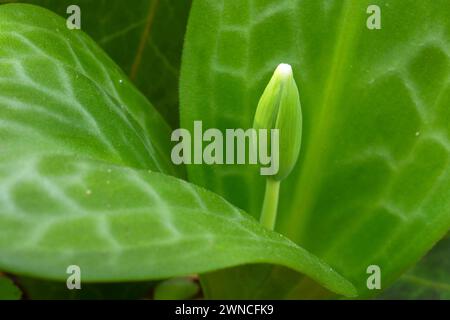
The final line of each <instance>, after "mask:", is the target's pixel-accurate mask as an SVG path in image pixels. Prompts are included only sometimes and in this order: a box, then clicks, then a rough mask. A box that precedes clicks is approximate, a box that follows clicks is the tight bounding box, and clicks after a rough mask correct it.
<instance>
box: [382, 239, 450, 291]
mask: <svg viewBox="0 0 450 320" xmlns="http://www.w3.org/2000/svg"><path fill="white" fill-rule="evenodd" d="M449 252H450V236H448V235H447V237H445V238H444V239H442V240H441V241H440V242H439V243H438V244H437V245H436V246H435V247H434V248H433V249H432V250H431V251H430V252H429V253H428V254H427V255H426V256H425V257H424V258H423V259H422V260H421V261H420V262H419V263H418V264H417V265H415V266H414V267H412V268H411V270H409V271H408V272H407V273H405V274H404V275H402V276H401V277H400V279H398V280H397V281H396V282H394V284H393V285H392V286H391V287H389V288H388V289H387V290H385V291H384V292H383V293H382V294H381V296H380V297H379V298H380V299H426V300H429V299H441V300H450V273H449V270H450V260H449V258H448V256H449Z"/></svg>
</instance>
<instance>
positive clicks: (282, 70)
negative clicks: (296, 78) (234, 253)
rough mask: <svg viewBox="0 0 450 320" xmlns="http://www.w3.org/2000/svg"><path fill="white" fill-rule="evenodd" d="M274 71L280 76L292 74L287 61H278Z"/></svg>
mask: <svg viewBox="0 0 450 320" xmlns="http://www.w3.org/2000/svg"><path fill="white" fill-rule="evenodd" d="M276 72H278V73H279V74H280V75H281V76H284V77H289V76H292V68H291V65H290V64H287V63H280V64H279V65H278V67H277V70H276Z"/></svg>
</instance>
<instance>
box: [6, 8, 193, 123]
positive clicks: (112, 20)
mask: <svg viewBox="0 0 450 320" xmlns="http://www.w3.org/2000/svg"><path fill="white" fill-rule="evenodd" d="M1 2H11V1H10V0H0V3H1ZM21 2H26V3H32V4H36V5H39V6H42V7H45V8H47V9H50V10H52V11H54V12H55V13H57V14H58V15H60V16H62V17H64V18H67V17H68V16H69V14H67V12H66V11H67V7H68V6H69V5H74V4H75V5H78V6H79V7H80V9H81V29H82V30H83V31H85V32H86V33H87V34H88V35H90V36H91V37H92V38H93V39H94V40H95V41H96V42H97V43H98V44H99V45H100V46H101V47H102V48H103V49H104V50H105V51H106V52H107V53H108V55H109V56H110V57H111V58H112V59H113V60H114V61H115V62H116V63H117V64H118V65H119V66H120V67H121V68H122V69H123V70H124V72H125V73H126V74H127V76H128V77H129V78H130V79H131V81H132V82H133V83H134V84H135V85H136V86H137V87H138V88H139V89H140V90H141V92H142V93H143V94H144V95H145V96H146V97H147V98H149V100H150V101H152V103H153V104H154V106H155V107H156V109H157V110H158V111H159V112H160V113H161V115H162V116H163V117H164V118H165V119H166V120H167V121H168V123H169V124H170V125H171V126H172V127H174V128H175V127H178V126H179V122H178V121H179V120H178V78H179V68H180V62H181V49H182V46H183V39H184V32H185V28H186V22H187V17H188V14H189V9H190V6H191V0H180V1H170V0H151V1H149V0H133V1H132V2H126V1H121V0H114V1H111V0H96V1H92V0H25V1H21Z"/></svg>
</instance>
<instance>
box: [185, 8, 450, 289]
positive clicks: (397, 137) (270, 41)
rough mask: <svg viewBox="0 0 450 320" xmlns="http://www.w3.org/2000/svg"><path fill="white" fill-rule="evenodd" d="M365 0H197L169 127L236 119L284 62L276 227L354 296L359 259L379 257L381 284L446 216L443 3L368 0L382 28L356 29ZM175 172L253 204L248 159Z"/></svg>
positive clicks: (449, 174) (360, 282) (257, 183)
mask: <svg viewBox="0 0 450 320" xmlns="http://www.w3.org/2000/svg"><path fill="white" fill-rule="evenodd" d="M370 4H374V2H373V1H359V0H358V1H356V0H346V1H288V0H281V1H251V0H239V1H224V0H221V1H208V0H197V1H195V2H194V4H193V7H192V10H191V16H190V19H189V25H188V31H187V35H186V40H185V48H184V53H183V65H182V72H181V83H180V88H181V95H180V99H181V123H182V126H183V127H186V128H192V122H193V121H194V120H202V121H203V126H204V128H208V127H217V128H219V129H224V128H249V127H251V123H252V119H253V116H254V112H255V109H256V106H257V102H258V99H259V97H260V96H261V94H262V91H263V89H264V87H265V85H266V84H267V82H268V80H269V79H270V76H271V73H272V72H273V70H274V68H275V67H276V66H277V65H278V64H279V63H289V64H291V65H292V67H293V70H294V77H295V79H296V82H297V84H298V87H299V91H300V99H301V101H302V111H303V119H304V124H303V142H302V150H301V153H300V159H299V161H298V163H297V166H296V168H295V169H294V172H293V174H291V175H290V177H289V178H288V179H287V181H285V182H283V183H282V185H281V191H280V192H281V193H280V207H279V213H278V214H279V220H278V223H277V226H276V230H277V231H279V232H281V233H283V234H285V235H287V236H288V237H289V238H291V239H292V240H294V241H296V242H297V243H298V244H300V245H302V246H305V247H306V248H307V249H309V250H311V251H312V252H313V253H315V254H317V255H318V256H319V257H321V258H323V259H324V260H325V261H327V262H328V263H329V264H331V265H332V266H334V267H336V268H337V270H339V271H340V272H341V273H342V274H344V275H345V276H346V277H348V279H350V280H351V281H352V282H353V283H354V284H355V286H356V287H357V288H358V290H359V291H360V292H361V294H363V295H368V294H373V292H369V291H368V290H367V288H366V279H367V277H368V275H367V273H366V269H367V267H368V266H369V265H371V264H377V265H379V266H380V267H381V270H382V277H383V283H384V285H386V286H388V285H389V284H390V283H392V282H393V281H394V280H395V279H396V278H397V277H398V276H399V275H400V274H401V273H402V272H403V271H404V270H405V269H407V268H408V267H409V266H411V265H412V264H414V263H415V262H416V261H417V260H419V258H420V257H421V256H423V255H424V254H425V253H426V252H427V251H428V250H429V249H430V248H431V247H432V245H433V244H434V243H435V242H436V241H437V240H438V239H440V238H441V237H442V236H443V235H444V234H445V233H446V232H447V230H448V229H449V227H450V166H449V165H448V164H449V152H450V127H449V117H450V113H449V110H450V109H449V108H448V105H449V104H450V86H449V83H450V82H449V75H450V62H449V61H450V60H449V56H450V34H449V32H448V30H450V8H449V6H448V5H447V2H446V1H445V0H443V1H433V2H418V1H397V2H393V1H381V0H380V1H376V4H377V5H379V6H380V8H381V19H382V20H381V21H382V29H381V30H369V29H368V28H367V27H366V19H367V18H368V17H369V14H366V9H367V7H368V6H369V5H370ZM188 171H189V179H190V180H191V181H193V182H195V183H197V184H200V185H202V186H204V187H206V188H208V189H210V190H213V191H215V192H217V193H219V194H220V195H222V196H224V197H225V198H226V199H227V200H229V201H231V202H232V203H233V204H235V205H237V206H239V207H241V208H243V209H244V210H246V211H248V212H250V213H251V214H252V215H253V216H255V217H257V216H258V215H259V212H260V209H261V204H262V199H263V188H264V180H263V179H264V178H263V177H261V176H259V174H258V171H257V168H253V167H248V166H231V165H229V166H199V165H196V166H190V167H189V168H188ZM225 282H226V281H225ZM228 283H229V285H231V286H232V284H230V282H229V281H228ZM210 285H211V286H213V285H214V284H210Z"/></svg>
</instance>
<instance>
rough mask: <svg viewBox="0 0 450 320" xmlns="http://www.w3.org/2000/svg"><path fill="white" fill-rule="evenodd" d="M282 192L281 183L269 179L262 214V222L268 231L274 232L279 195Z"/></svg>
mask: <svg viewBox="0 0 450 320" xmlns="http://www.w3.org/2000/svg"><path fill="white" fill-rule="evenodd" d="M279 191H280V181H277V180H274V179H271V178H267V180H266V193H265V195H264V203H263V207H262V212H261V218H260V222H261V224H262V225H263V226H265V227H266V228H267V229H270V230H273V229H274V227H275V220H276V218H277V207H278V194H279Z"/></svg>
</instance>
